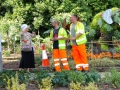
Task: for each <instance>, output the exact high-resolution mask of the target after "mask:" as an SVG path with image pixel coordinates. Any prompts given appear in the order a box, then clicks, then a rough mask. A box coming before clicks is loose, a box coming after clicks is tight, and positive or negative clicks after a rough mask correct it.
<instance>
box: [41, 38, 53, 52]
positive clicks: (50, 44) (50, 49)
mask: <svg viewBox="0 0 120 90" xmlns="http://www.w3.org/2000/svg"><path fill="white" fill-rule="evenodd" d="M43 42H44V43H45V44H46V50H47V52H49V53H51V52H52V43H51V41H50V37H47V38H45V39H44V40H43Z"/></svg>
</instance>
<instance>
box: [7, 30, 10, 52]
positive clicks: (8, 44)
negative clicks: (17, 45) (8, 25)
mask: <svg viewBox="0 0 120 90" xmlns="http://www.w3.org/2000/svg"><path fill="white" fill-rule="evenodd" d="M7 48H8V51H10V37H9V32H7Z"/></svg>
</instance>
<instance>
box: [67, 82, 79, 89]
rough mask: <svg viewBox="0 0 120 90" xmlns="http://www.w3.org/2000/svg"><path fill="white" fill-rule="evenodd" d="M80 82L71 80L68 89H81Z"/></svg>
mask: <svg viewBox="0 0 120 90" xmlns="http://www.w3.org/2000/svg"><path fill="white" fill-rule="evenodd" d="M80 85H81V83H78V82H76V83H74V82H71V83H70V85H69V87H70V90H81V86H80Z"/></svg>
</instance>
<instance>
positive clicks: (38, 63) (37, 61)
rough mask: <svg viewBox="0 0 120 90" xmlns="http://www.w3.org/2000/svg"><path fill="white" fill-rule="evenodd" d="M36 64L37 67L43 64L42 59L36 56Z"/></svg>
mask: <svg viewBox="0 0 120 90" xmlns="http://www.w3.org/2000/svg"><path fill="white" fill-rule="evenodd" d="M35 63H36V66H40V65H41V64H42V57H41V56H35Z"/></svg>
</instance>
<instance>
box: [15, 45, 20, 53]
mask: <svg viewBox="0 0 120 90" xmlns="http://www.w3.org/2000/svg"><path fill="white" fill-rule="evenodd" d="M15 53H18V54H20V53H21V46H20V45H19V46H17V47H15Z"/></svg>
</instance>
